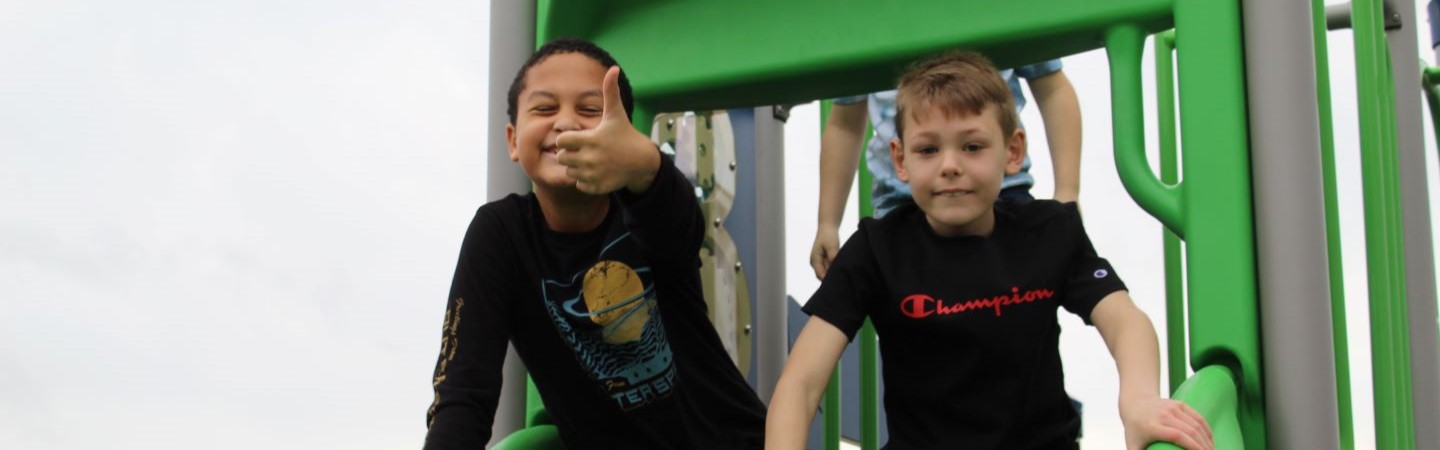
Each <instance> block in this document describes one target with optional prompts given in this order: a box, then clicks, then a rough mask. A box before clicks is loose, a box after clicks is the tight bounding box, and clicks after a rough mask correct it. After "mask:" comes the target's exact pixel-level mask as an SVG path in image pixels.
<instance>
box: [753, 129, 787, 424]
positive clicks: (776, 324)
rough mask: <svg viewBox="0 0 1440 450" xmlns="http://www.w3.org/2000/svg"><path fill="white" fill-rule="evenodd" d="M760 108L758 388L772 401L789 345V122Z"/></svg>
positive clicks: (757, 174)
mask: <svg viewBox="0 0 1440 450" xmlns="http://www.w3.org/2000/svg"><path fill="white" fill-rule="evenodd" d="M776 111H777V110H776V109H775V108H774V107H770V106H764V107H759V108H755V159H754V161H755V221H756V224H755V225H756V226H755V234H756V236H755V244H756V247H757V249H756V258H755V262H756V264H755V265H756V266H757V267H755V271H754V272H751V273H753V274H755V278H756V279H757V281H756V283H755V292H756V294H757V295H756V297H755V340H754V342H755V392H756V393H757V394H759V395H760V400H762V401H764V402H765V403H766V404H769V403H770V395H771V394H774V393H775V383H776V382H778V381H780V369H782V368H784V367H785V354H786V352H787V350H788V345H786V344H787V342H786V341H787V339H788V336H787V335H786V326H787V323H786V320H785V316H786V306H787V305H786V304H785V302H786V297H785V295H786V293H785V151H784V148H785V123H784V122H782V120H781V119H780V118H779V117H777V114H776Z"/></svg>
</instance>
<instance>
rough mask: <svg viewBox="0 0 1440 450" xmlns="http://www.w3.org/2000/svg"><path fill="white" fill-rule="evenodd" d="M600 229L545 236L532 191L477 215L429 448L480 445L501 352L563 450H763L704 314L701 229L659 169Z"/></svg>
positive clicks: (755, 405) (675, 182) (691, 202)
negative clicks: (533, 392) (531, 390)
mask: <svg viewBox="0 0 1440 450" xmlns="http://www.w3.org/2000/svg"><path fill="white" fill-rule="evenodd" d="M661 160H662V162H661V166H660V171H659V173H658V174H657V175H656V177H655V181H654V184H653V185H652V186H651V188H650V190H649V191H647V192H646V193H645V194H643V195H639V196H632V195H629V194H627V193H623V192H622V193H619V194H614V195H612V197H611V199H612V201H611V208H610V210H609V212H608V213H607V215H606V217H605V221H604V223H603V224H602V225H600V226H599V227H598V228H597V229H595V230H593V231H590V232H585V233H570V234H567V233H557V232H554V231H550V230H549V228H548V227H547V226H546V225H545V220H544V218H543V217H542V215H541V212H540V205H539V203H538V201H537V200H536V199H535V196H534V194H529V195H525V196H519V195H511V196H509V197H506V198H504V199H501V200H498V201H495V202H491V203H489V204H486V205H485V206H482V207H481V208H480V210H479V211H478V212H477V213H476V214H475V219H474V220H473V221H472V222H471V224H470V229H469V230H468V231H467V232H466V235H465V242H464V244H463V246H462V247H461V249H460V261H459V263H458V264H457V267H456V269H455V279H454V281H453V283H452V285H451V288H450V300H449V306H448V308H447V310H446V318H445V326H444V334H443V341H442V345H441V355H440V360H439V362H438V363H437V364H436V368H435V379H434V385H435V403H434V406H432V409H431V411H430V413H429V414H428V417H429V420H430V422H429V428H430V431H429V433H428V435H427V436H426V438H425V448H426V449H450V448H466V449H473V448H481V447H482V446H483V445H484V444H485V442H486V441H487V440H489V438H490V427H491V424H492V422H493V421H494V413H495V407H496V403H497V401H498V397H499V388H500V384H501V375H500V368H501V366H502V362H503V360H504V356H505V350H506V347H505V344H506V343H507V342H512V343H514V345H515V349H516V352H517V353H518V354H519V356H520V358H521V359H522V360H523V361H524V362H525V365H526V367H527V368H528V369H529V371H530V376H531V377H532V379H534V381H535V384H536V386H537V387H538V388H539V390H540V396H541V398H542V399H543V400H544V401H545V405H546V407H547V409H548V411H549V413H550V416H551V417H552V418H553V419H554V421H555V424H556V426H557V427H558V429H559V431H560V437H561V439H562V440H563V441H564V442H565V445H566V446H567V447H568V448H570V449H586V448H647V449H648V448H654V449H666V448H677V449H678V448H684V449H710V448H714V449H736V448H760V447H761V446H762V445H763V443H764V437H763V434H764V427H765V419H764V413H765V406H764V404H762V403H761V402H760V400H759V398H758V397H756V395H755V392H754V391H753V390H751V389H750V387H749V385H747V384H746V382H745V378H744V376H743V375H741V374H740V371H739V370H738V369H737V368H736V367H735V365H734V364H733V363H732V362H731V361H730V357H729V356H728V354H727V353H726V352H725V348H724V347H723V346H722V344H721V342H720V337H719V335H718V334H716V332H715V328H714V326H713V325H711V323H710V321H709V318H708V315H707V313H706V305H705V301H704V299H703V297H702V296H701V288H700V275H699V272H698V267H699V264H700V260H699V248H700V244H701V240H702V239H703V237H704V233H705V230H704V223H703V220H704V219H703V218H702V217H701V215H700V209H699V205H698V204H697V203H696V200H695V196H694V188H693V187H692V186H691V185H690V183H689V182H688V181H686V180H685V178H684V176H683V175H681V174H680V173H679V171H678V170H676V169H675V166H674V163H673V161H671V160H670V159H669V158H668V157H662V158H661Z"/></svg>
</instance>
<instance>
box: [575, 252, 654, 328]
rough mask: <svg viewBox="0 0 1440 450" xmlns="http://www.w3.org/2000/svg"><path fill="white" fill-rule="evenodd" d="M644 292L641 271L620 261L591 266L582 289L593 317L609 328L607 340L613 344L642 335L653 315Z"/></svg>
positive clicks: (586, 273) (593, 319)
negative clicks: (638, 271) (636, 271)
mask: <svg viewBox="0 0 1440 450" xmlns="http://www.w3.org/2000/svg"><path fill="white" fill-rule="evenodd" d="M644 293H645V285H644V284H643V283H641V281H640V275H639V274H637V273H635V270H634V269H631V268H630V266H627V265H625V263H622V262H619V261H600V262H598V263H596V264H595V265H594V266H591V267H590V270H589V271H587V272H585V283H584V285H583V287H582V291H581V295H582V296H583V298H584V299H585V307H586V308H587V309H589V310H590V320H591V321H593V322H595V323H596V324H597V325H600V326H602V327H604V328H605V332H604V336H605V342H608V343H611V344H620V343H625V342H633V341H636V340H638V339H640V335H641V333H642V332H644V331H645V323H646V322H648V321H649V319H650V308H649V307H648V306H647V302H646V301H645V296H644Z"/></svg>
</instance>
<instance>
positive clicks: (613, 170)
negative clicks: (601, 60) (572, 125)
mask: <svg viewBox="0 0 1440 450" xmlns="http://www.w3.org/2000/svg"><path fill="white" fill-rule="evenodd" d="M619 79H620V66H611V67H610V69H609V70H608V71H606V72H605V81H604V84H603V86H602V88H601V91H600V94H601V96H602V97H603V105H604V106H603V108H604V111H603V112H602V113H601V118H600V125H598V126H596V127H595V128H593V129H589V130H582V131H568V132H565V133H561V134H560V135H559V136H557V137H556V140H555V145H556V146H557V147H559V148H560V154H559V158H558V159H559V161H560V164H562V165H564V166H565V167H566V169H565V175H566V176H569V177H570V178H573V179H575V189H579V190H580V191H581V192H585V193H588V194H609V193H611V192H615V191H617V190H620V189H621V188H624V189H625V190H627V191H629V192H630V193H632V194H642V193H644V192H645V191H646V190H648V189H650V184H651V183H652V182H653V181H655V173H656V172H657V171H659V170H660V151H659V150H658V149H656V147H655V144H654V143H652V142H650V138H649V137H646V136H645V135H644V134H641V133H640V132H639V131H638V130H636V129H635V127H633V126H631V125H630V117H628V116H626V114H625V105H624V104H623V103H621V100H620V84H619Z"/></svg>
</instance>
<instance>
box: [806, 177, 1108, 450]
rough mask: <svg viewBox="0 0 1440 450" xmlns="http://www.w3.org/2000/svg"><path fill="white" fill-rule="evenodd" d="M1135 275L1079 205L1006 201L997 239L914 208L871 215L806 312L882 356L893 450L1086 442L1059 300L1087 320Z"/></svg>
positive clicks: (1032, 446) (1045, 446)
mask: <svg viewBox="0 0 1440 450" xmlns="http://www.w3.org/2000/svg"><path fill="white" fill-rule="evenodd" d="M1123 289H1125V284H1124V283H1123V282H1121V281H1120V278H1119V277H1118V276H1116V275H1115V271H1114V270H1113V269H1112V268H1111V267H1110V264H1109V263H1108V262H1106V261H1105V260H1104V259H1102V258H1100V257H1099V256H1097V255H1096V254H1095V249H1094V248H1093V247H1092V246H1091V245H1090V239H1089V238H1088V237H1087V236H1086V235H1085V229H1084V227H1083V225H1082V224H1081V222H1080V215H1079V212H1078V211H1077V209H1076V208H1075V206H1074V205H1073V204H1061V203H1056V202H1053V201H1048V200H1042V201H1034V202H1029V203H1026V204H1017V203H1005V202H1002V203H997V204H996V208H995V230H994V232H992V233H991V235H990V236H989V237H980V236H963V237H941V236H938V235H936V234H935V233H934V231H933V230H932V229H931V228H930V226H929V224H927V223H926V221H925V215H924V213H923V212H921V211H920V210H919V209H917V208H916V207H915V206H914V205H910V206H906V207H902V208H901V209H898V210H896V211H894V212H892V213H890V214H889V215H887V216H886V217H885V218H883V219H880V220H874V219H865V220H862V221H861V222H860V229H859V231H857V232H856V233H855V234H854V235H853V236H851V237H850V239H849V240H848V241H846V242H845V245H844V247H843V248H841V250H840V253H839V255H837V256H836V258H835V262H834V264H833V265H831V267H830V271H829V272H828V273H827V274H826V275H825V281H824V282H823V283H822V284H821V285H820V289H819V290H817V291H816V292H815V295H814V296H813V297H811V298H810V301H809V302H807V303H806V304H805V308H804V309H805V312H807V313H809V314H810V315H812V316H814V317H819V318H822V319H824V320H825V321H826V322H829V323H831V324H833V325H835V326H836V327H837V328H839V329H840V330H841V331H844V332H845V334H846V336H848V337H849V338H850V339H854V337H855V333H856V331H857V330H859V329H860V325H861V323H862V322H863V321H864V319H865V318H866V317H869V318H870V319H871V321H872V322H873V323H874V324H875V330H876V332H877V333H878V335H879V336H880V351H881V354H882V355H883V356H884V358H883V361H884V362H883V370H884V375H885V412H886V414H887V415H888V418H889V420H888V422H889V428H890V442H889V445H888V446H887V448H889V449H912V448H917V449H932V448H965V449H1050V448H1075V445H1076V444H1075V439H1076V436H1077V433H1078V432H1079V417H1078V416H1077V415H1076V413H1075V409H1074V408H1073V407H1072V406H1071V404H1070V400H1069V397H1068V396H1067V395H1066V393H1065V384H1064V378H1065V376H1064V372H1063V370H1062V369H1061V365H1060V348H1059V343H1060V324H1059V322H1058V321H1057V320H1056V317H1055V315H1056V310H1057V308H1059V307H1061V306H1063V307H1065V309H1066V310H1068V311H1070V312H1072V313H1074V314H1076V315H1078V316H1080V317H1081V318H1082V319H1084V320H1085V323H1087V324H1088V323H1090V311H1091V309H1092V308H1094V307H1095V304H1096V303H1099V301H1100V300H1101V299H1102V298H1104V297H1105V296H1106V295H1109V294H1111V293H1113V292H1115V291H1119V290H1123Z"/></svg>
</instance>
